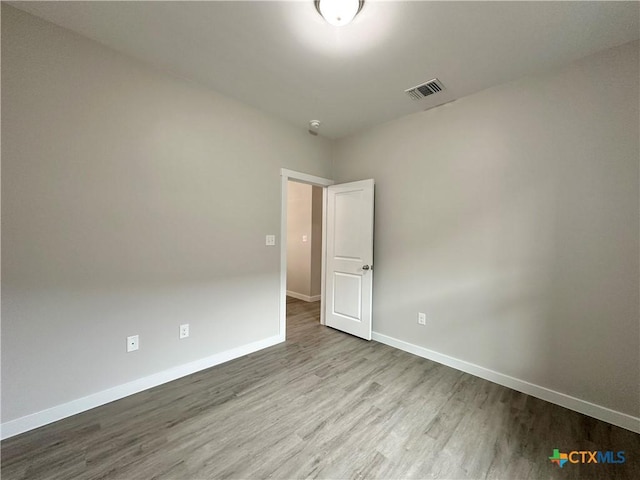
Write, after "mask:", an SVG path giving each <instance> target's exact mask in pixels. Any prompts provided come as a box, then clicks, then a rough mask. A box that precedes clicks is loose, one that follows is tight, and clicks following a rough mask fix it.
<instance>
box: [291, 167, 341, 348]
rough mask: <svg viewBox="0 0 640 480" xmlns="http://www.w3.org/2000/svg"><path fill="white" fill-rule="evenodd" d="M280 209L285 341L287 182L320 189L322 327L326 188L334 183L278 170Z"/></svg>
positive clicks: (322, 320)
mask: <svg viewBox="0 0 640 480" xmlns="http://www.w3.org/2000/svg"><path fill="white" fill-rule="evenodd" d="M280 176H281V206H280V207H281V208H280V338H281V340H282V341H284V340H285V339H286V331H287V187H288V182H289V180H292V181H294V182H298V183H306V184H308V185H314V186H316V187H322V269H321V273H320V275H321V279H320V285H321V286H320V323H321V324H323V325H324V283H325V282H324V280H325V262H326V244H327V242H326V232H327V216H326V215H327V187H328V186H329V185H333V184H334V183H335V182H334V181H333V180H329V179H328V178H322V177H316V176H315V175H309V174H307V173H302V172H296V171H294V170H288V169H286V168H281V169H280Z"/></svg>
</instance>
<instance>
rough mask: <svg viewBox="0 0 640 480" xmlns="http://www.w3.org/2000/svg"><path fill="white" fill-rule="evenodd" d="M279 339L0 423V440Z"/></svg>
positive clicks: (268, 339)
mask: <svg viewBox="0 0 640 480" xmlns="http://www.w3.org/2000/svg"><path fill="white" fill-rule="evenodd" d="M281 342H284V335H276V336H273V337H269V338H265V339H263V340H258V341H257V342H253V343H249V344H247V345H242V346H240V347H236V348H232V349H231V350H226V351H224V352H220V353H216V354H215V355H212V356H210V357H207V358H203V359H200V360H196V361H194V362H190V363H186V364H184V365H180V366H177V367H174V368H170V369H169V370H164V371H162V372H158V373H155V374H153V375H149V376H148V377H144V378H139V379H137V380H134V381H132V382H129V383H125V384H122V385H117V386H115V387H113V388H109V389H107V390H103V391H101V392H97V393H93V394H91V395H88V396H86V397H82V398H78V399H76V400H72V401H70V402H67V403H63V404H62V405H56V406H55V407H51V408H48V409H46V410H42V411H40V412H36V413H32V414H30V415H26V416H24V417H20V418H17V419H15V420H11V421H8V422H5V423H3V424H2V425H0V439H2V440H4V439H5V438H9V437H13V436H14V435H18V434H20V433H24V432H27V431H29V430H33V429H34V428H38V427H42V426H44V425H47V424H49V423H53V422H56V421H58V420H62V419H63V418H67V417H70V416H72V415H76V414H78V413H81V412H84V411H87V410H90V409H92V408H95V407H99V406H101V405H105V404H107V403H109V402H113V401H114V400H119V399H121V398H124V397H128V396H129V395H133V394H134V393H138V392H142V391H143V390H147V389H149V388H152V387H157V386H158V385H162V384H163V383H167V382H171V381H173V380H177V379H178V378H181V377H185V376H187V375H191V374H192V373H196V372H199V371H200V370H204V369H207V368H211V367H214V366H216V365H220V364H221V363H225V362H228V361H229V360H233V359H235V358H239V357H242V356H244V355H248V354H250V353H253V352H257V351H258V350H262V349H264V348H267V347H271V346H273V345H276V344H278V343H281Z"/></svg>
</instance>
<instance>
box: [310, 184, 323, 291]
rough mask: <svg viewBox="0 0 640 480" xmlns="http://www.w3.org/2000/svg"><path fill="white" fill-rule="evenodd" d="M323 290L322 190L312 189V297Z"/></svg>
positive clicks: (318, 188)
mask: <svg viewBox="0 0 640 480" xmlns="http://www.w3.org/2000/svg"><path fill="white" fill-rule="evenodd" d="M321 289H322V188H321V187H316V186H313V187H311V297H314V298H318V297H319V295H320V294H321Z"/></svg>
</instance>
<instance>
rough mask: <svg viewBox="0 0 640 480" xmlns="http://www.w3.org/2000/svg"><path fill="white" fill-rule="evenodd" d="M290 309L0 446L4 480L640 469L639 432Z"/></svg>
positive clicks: (572, 475) (594, 474) (529, 474)
mask: <svg viewBox="0 0 640 480" xmlns="http://www.w3.org/2000/svg"><path fill="white" fill-rule="evenodd" d="M287 310H288V314H287V341H286V343H284V344H281V345H277V346H275V347H271V348H269V349H266V350H263V351H260V352H257V353H254V354H251V355H248V356H246V357H243V358H240V359H237V360H234V361H231V362H228V363H226V364H224V365H220V366H217V367H214V368H211V369H208V370H206V371H202V372H199V373H196V374H194V375H190V376H189V377H185V378H182V379H180V380H176V381H174V382H171V383H169V384H166V385H162V386H160V387H156V388H153V389H151V390H148V391H146V392H142V393H139V394H137V395H133V396H131V397H128V398H125V399H122V400H119V401H117V402H113V403H111V404H108V405H105V406H102V407H99V408H96V409H94V410H91V411H88V412H85V413H82V414H80V415H76V416H74V417H71V418H68V419H65V420H62V421H60V422H57V423H55V424H52V425H48V426H46V427H42V428H40V429H38V430H34V431H31V432H28V433H25V434H23V435H19V436H17V437H14V438H11V439H8V440H6V441H4V442H2V445H1V448H2V463H1V465H2V470H1V474H2V479H3V480H13V479H29V480H35V479H44V478H46V479H107V478H108V479H127V480H129V479H145V480H146V479H156V478H157V479H160V478H163V479H176V480H178V479H180V480H182V479H185V480H186V479H217V478H331V479H338V478H349V479H360V478H394V479H395V478H447V479H454V478H455V479H458V478H482V479H485V478H487V479H493V478H501V479H509V480H515V479H526V478H532V479H547V478H558V479H576V478H593V479H596V478H597V479H605V478H606V479H630V480H631V479H640V461H639V458H640V435H637V434H634V433H632V432H629V431H627V430H624V429H621V428H617V427H614V426H611V425H609V424H607V423H604V422H601V421H598V420H594V419H592V418H589V417H586V416H584V415H581V414H578V413H575V412H572V411H570V410H566V409H564V408H562V407H558V406H556V405H552V404H550V403H547V402H544V401H542V400H538V399H535V398H533V397H530V396H528V395H524V394H522V393H518V392H516V391H513V390H510V389H508V388H505V387H501V386H499V385H496V384H494V383H491V382H488V381H486V380H482V379H479V378H476V377H473V376H471V375H468V374H465V373H462V372H459V371H456V370H454V369H452V368H449V367H445V366H442V365H439V364H437V363H434V362H431V361H429V360H425V359H422V358H419V357H416V356H413V355H410V354H408V353H405V352H402V351H399V350H395V349H393V348H391V347H388V346H385V345H382V344H379V343H376V342H366V341H364V340H360V339H357V338H354V337H352V336H350V335H347V334H344V333H341V332H337V331H335V330H332V329H330V328H327V327H323V326H321V325H320V324H319V322H318V319H319V304H318V303H315V304H308V303H305V302H302V301H299V300H295V299H288V300H287ZM554 448H558V449H560V451H561V452H568V451H571V450H602V451H606V450H615V451H618V450H624V451H625V454H626V458H627V461H626V463H624V464H618V465H610V464H585V465H581V464H566V465H565V466H564V467H563V468H562V469H560V468H559V467H558V466H556V465H553V464H551V462H550V461H549V459H548V457H549V456H550V455H551V454H552V452H553V449H554Z"/></svg>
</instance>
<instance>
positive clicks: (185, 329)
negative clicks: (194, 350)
mask: <svg viewBox="0 0 640 480" xmlns="http://www.w3.org/2000/svg"><path fill="white" fill-rule="evenodd" d="M188 336H189V324H188V323H185V324H184V325H180V338H187V337H188Z"/></svg>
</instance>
